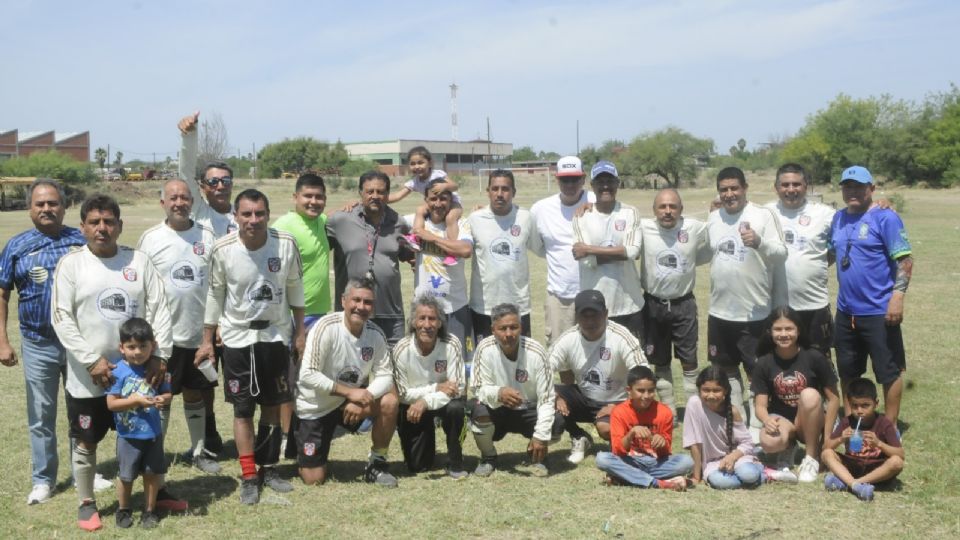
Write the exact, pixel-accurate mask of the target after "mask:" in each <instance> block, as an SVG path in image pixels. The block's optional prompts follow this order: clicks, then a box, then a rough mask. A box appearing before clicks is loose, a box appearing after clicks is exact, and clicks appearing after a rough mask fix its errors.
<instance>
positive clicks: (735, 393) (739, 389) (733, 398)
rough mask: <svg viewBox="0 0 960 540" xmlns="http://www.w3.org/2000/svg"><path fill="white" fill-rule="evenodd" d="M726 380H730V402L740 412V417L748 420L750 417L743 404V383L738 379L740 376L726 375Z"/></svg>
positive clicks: (745, 420)
mask: <svg viewBox="0 0 960 540" xmlns="http://www.w3.org/2000/svg"><path fill="white" fill-rule="evenodd" d="M727 380H728V381H730V403H732V404H733V408H735V409H736V410H737V411H738V412H739V413H740V418H741V419H743V421H744V422H749V421H750V418H749V417H748V416H747V410H746V409H745V408H744V406H743V383H742V382H741V381H740V377H727Z"/></svg>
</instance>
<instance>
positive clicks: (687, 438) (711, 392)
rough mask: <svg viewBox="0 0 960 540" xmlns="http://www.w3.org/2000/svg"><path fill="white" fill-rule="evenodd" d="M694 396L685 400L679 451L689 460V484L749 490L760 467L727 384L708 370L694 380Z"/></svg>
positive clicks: (720, 372)
mask: <svg viewBox="0 0 960 540" xmlns="http://www.w3.org/2000/svg"><path fill="white" fill-rule="evenodd" d="M697 392H698V393H697V395H693V396H690V399H689V400H687V412H686V415H685V416H684V419H683V447H684V448H686V449H687V450H689V452H690V455H691V456H693V480H694V482H703V481H706V483H707V484H708V485H709V486H710V487H712V488H714V489H737V488H753V487H757V486H759V485H760V484H761V483H762V482H763V466H762V465H761V464H760V462H759V461H758V460H757V458H756V457H755V455H754V454H755V453H756V447H755V446H754V444H753V439H752V438H751V437H750V432H749V431H747V426H746V425H745V424H744V423H743V419H742V418H740V413H738V412H737V410H736V409H735V408H734V407H733V405H732V404H731V403H730V381H729V380H728V379H727V375H726V374H725V372H724V371H723V370H722V369H720V368H718V367H716V366H710V367H707V368H706V369H704V370H703V371H701V372H700V375H699V376H698V377H697Z"/></svg>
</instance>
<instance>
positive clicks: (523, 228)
mask: <svg viewBox="0 0 960 540" xmlns="http://www.w3.org/2000/svg"><path fill="white" fill-rule="evenodd" d="M467 223H468V224H469V225H470V231H471V233H472V234H473V266H472V271H471V274H470V309H472V310H473V311H476V312H477V313H482V314H484V315H490V311H491V310H492V309H493V307H494V306H497V305H499V304H503V303H510V304H515V305H517V306H518V307H519V308H520V313H521V314H522V315H526V314H527V313H530V264H529V262H528V260H527V250H528V249H529V250H530V251H533V252H534V253H536V254H537V255H539V256H541V257H542V256H543V241H542V240H541V239H540V233H539V232H537V224H536V223H535V222H534V220H533V216H531V215H530V211H529V210H527V209H525V208H520V207H518V206H514V207H513V209H512V210H511V211H510V213H509V214H507V215H505V216H498V215H496V214H494V213H493V212H492V211H491V210H490V207H487V208H483V209H480V210H477V211H476V212H474V213H472V214H470V217H469V218H467Z"/></svg>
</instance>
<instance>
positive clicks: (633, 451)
mask: <svg viewBox="0 0 960 540" xmlns="http://www.w3.org/2000/svg"><path fill="white" fill-rule="evenodd" d="M656 391H657V378H656V376H654V374H653V371H651V370H650V368H648V367H645V366H637V367H633V368H630V371H629V372H628V373H627V400H626V401H624V402H623V403H621V404H619V405H617V406H616V407H614V408H613V412H612V413H611V414H610V446H611V447H612V448H611V449H612V450H613V452H600V453H598V454H597V467H598V468H599V469H600V470H601V471H603V472H605V473H607V480H608V481H609V482H610V483H612V484H625V485H631V486H637V487H644V488H659V489H672V490H675V491H683V490H685V489H686V487H687V480H686V478H684V477H685V476H686V475H688V474H690V472H691V471H692V470H693V459H692V458H691V457H690V456H688V455H686V454H677V455H673V456H672V455H670V446H671V444H673V413H672V412H671V411H670V407H667V406H666V405H664V404H662V403H660V402H659V401H657V400H656V399H654V395H655V393H656Z"/></svg>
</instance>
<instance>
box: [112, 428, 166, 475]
mask: <svg viewBox="0 0 960 540" xmlns="http://www.w3.org/2000/svg"><path fill="white" fill-rule="evenodd" d="M117 462H118V463H119V466H120V472H119V473H118V474H117V476H119V477H120V480H123V481H124V482H133V481H134V480H136V479H137V477H138V476H140V474H141V473H148V474H166V473H167V460H166V459H164V457H163V438H162V437H158V438H156V439H127V438H125V437H117Z"/></svg>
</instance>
